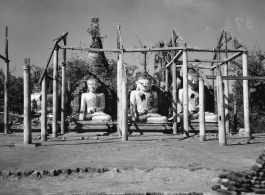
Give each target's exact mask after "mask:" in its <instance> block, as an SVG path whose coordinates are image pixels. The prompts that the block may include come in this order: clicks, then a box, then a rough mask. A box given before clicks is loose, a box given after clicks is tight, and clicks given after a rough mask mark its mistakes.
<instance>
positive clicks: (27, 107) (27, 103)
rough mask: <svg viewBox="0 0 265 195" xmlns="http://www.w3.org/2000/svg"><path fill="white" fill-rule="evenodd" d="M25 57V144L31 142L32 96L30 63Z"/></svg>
mask: <svg viewBox="0 0 265 195" xmlns="http://www.w3.org/2000/svg"><path fill="white" fill-rule="evenodd" d="M28 60H29V59H25V66H24V67H23V69H24V144H31V142H32V140H31V98H30V65H29V61H28Z"/></svg>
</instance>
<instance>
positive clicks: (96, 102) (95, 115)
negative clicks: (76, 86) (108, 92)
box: [74, 77, 111, 122]
mask: <svg viewBox="0 0 265 195" xmlns="http://www.w3.org/2000/svg"><path fill="white" fill-rule="evenodd" d="M98 87H99V83H98V80H97V79H96V78H94V77H92V78H89V79H88V81H87V88H88V92H87V93H83V94H82V96H81V107H80V113H79V114H78V115H77V116H75V117H74V120H76V121H83V120H88V121H93V122H109V121H111V116H110V115H108V114H106V113H104V112H103V111H104V110H105V95H104V93H97V89H98Z"/></svg>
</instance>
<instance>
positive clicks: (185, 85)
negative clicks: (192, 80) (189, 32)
mask: <svg viewBox="0 0 265 195" xmlns="http://www.w3.org/2000/svg"><path fill="white" fill-rule="evenodd" d="M186 47H187V44H186V43H185V44H184V49H183V55H182V58H183V132H184V137H189V108H188V106H189V105H188V53H187V48H186Z"/></svg>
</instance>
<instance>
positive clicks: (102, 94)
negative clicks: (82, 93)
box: [97, 93, 105, 97]
mask: <svg viewBox="0 0 265 195" xmlns="http://www.w3.org/2000/svg"><path fill="white" fill-rule="evenodd" d="M97 95H98V96H100V97H105V94H104V93H98V94H97Z"/></svg>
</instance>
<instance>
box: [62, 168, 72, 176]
mask: <svg viewBox="0 0 265 195" xmlns="http://www.w3.org/2000/svg"><path fill="white" fill-rule="evenodd" d="M71 172H72V171H71V169H62V173H63V174H66V175H69V174H71Z"/></svg>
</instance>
